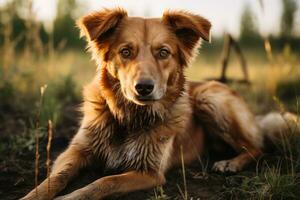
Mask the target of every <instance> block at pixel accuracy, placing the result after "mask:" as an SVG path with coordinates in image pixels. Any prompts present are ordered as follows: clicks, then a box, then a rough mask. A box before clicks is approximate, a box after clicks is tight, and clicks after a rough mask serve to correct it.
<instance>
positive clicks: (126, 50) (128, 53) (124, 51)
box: [120, 48, 131, 58]
mask: <svg viewBox="0 0 300 200" xmlns="http://www.w3.org/2000/svg"><path fill="white" fill-rule="evenodd" d="M120 54H121V56H122V57H123V58H130V57H131V50H130V49H129V48H123V49H121V51H120Z"/></svg>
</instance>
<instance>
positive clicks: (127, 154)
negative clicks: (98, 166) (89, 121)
mask: <svg viewBox="0 0 300 200" xmlns="http://www.w3.org/2000/svg"><path fill="white" fill-rule="evenodd" d="M112 130H113V128H110V129H107V131H101V133H98V134H99V135H98V136H97V137H95V139H94V140H93V141H94V142H93V144H92V145H93V150H94V152H95V154H96V155H98V156H99V158H100V159H101V160H103V161H104V162H105V166H106V167H107V168H108V169H119V170H130V169H134V170H142V171H147V170H150V169H155V170H159V169H160V168H163V167H164V165H165V164H164V162H165V161H166V157H168V155H167V154H169V152H170V151H171V149H170V146H171V143H172V137H170V136H167V135H155V134H157V133H156V132H155V131H148V132H145V131H140V132H135V133H126V132H122V131H112Z"/></svg>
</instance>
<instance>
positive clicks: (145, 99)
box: [135, 95, 157, 104]
mask: <svg viewBox="0 0 300 200" xmlns="http://www.w3.org/2000/svg"><path fill="white" fill-rule="evenodd" d="M135 99H136V100H137V101H138V102H140V103H144V104H150V103H153V102H155V101H157V99H155V98H154V97H153V96H152V95H150V96H139V95H136V96H135Z"/></svg>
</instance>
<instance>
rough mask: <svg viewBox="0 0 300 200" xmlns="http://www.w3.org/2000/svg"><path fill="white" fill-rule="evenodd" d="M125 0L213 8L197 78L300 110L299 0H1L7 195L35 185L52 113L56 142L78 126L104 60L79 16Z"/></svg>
mask: <svg viewBox="0 0 300 200" xmlns="http://www.w3.org/2000/svg"><path fill="white" fill-rule="evenodd" d="M116 6H119V7H123V8H125V9H127V10H128V12H129V15H131V16H144V17H160V16H161V15H162V13H163V11H164V10H166V9H183V10H188V11H191V12H193V13H196V14H199V15H202V16H204V17H206V18H207V19H209V20H210V21H211V23H212V25H213V27H212V32H211V33H212V40H211V42H210V43H207V42H203V43H202V47H201V48H200V49H199V56H198V57H197V59H196V60H195V62H194V63H193V64H192V66H191V67H190V68H188V70H187V77H188V79H190V80H203V79H219V80H222V81H224V82H227V83H228V84H229V85H230V86H231V87H232V88H234V89H236V90H238V91H239V92H240V93H241V94H242V96H243V97H244V98H246V100H247V101H248V102H249V104H250V107H251V109H252V110H253V111H254V112H256V113H265V112H268V111H270V110H279V111H284V110H289V111H292V112H296V113H298V108H299V105H298V104H299V103H298V101H299V96H300V0H226V1H220V0H185V1H182V0H164V1H161V0H143V1H135V0H118V1H117V0H27V1H22V0H0V182H1V181H3V182H7V183H8V184H0V195H1V194H4V193H5V191H6V192H7V191H12V190H13V191H15V190H18V192H17V193H15V195H18V194H19V195H20V194H21V193H22V192H23V191H24V190H25V189H24V188H26V187H27V188H28V187H29V186H30V183H28V182H26V181H25V179H24V177H26V176H28V177H32V170H33V168H32V166H33V156H32V155H33V153H34V148H35V139H36V138H35V134H36V132H37V130H38V135H39V137H40V140H41V146H42V147H43V145H44V146H45V144H46V140H47V130H48V129H47V127H48V120H51V121H52V123H53V134H54V138H58V139H57V140H54V142H56V143H55V144H54V146H55V145H56V146H58V147H59V146H60V144H62V145H61V146H64V144H65V143H67V141H68V139H69V138H70V137H71V136H72V135H73V134H74V133H75V132H76V129H77V127H78V121H79V118H80V113H79V112H77V108H78V106H79V105H80V103H81V101H82V97H81V90H82V87H83V85H84V84H86V83H87V82H88V81H90V80H91V79H92V77H93V75H94V72H95V70H96V66H95V63H94V62H93V61H91V60H90V55H89V54H88V53H86V52H85V47H86V44H85V41H84V40H83V39H80V38H79V31H78V29H77V28H76V27H75V20H76V19H78V18H79V17H80V16H82V15H84V14H87V13H89V12H91V11H93V10H98V9H101V8H103V7H106V8H111V7H116ZM224 69H226V74H225V73H224V71H225V70H224ZM42 157H43V156H42ZM12 163H13V165H14V167H8V166H11V164H12ZM12 177H13V178H12ZM41 177H42V175H41ZM9 185H14V188H15V190H14V189H11V188H10V186H9ZM14 197H16V196H12V197H11V199H14Z"/></svg>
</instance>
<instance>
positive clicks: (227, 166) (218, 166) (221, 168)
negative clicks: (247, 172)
mask: <svg viewBox="0 0 300 200" xmlns="http://www.w3.org/2000/svg"><path fill="white" fill-rule="evenodd" d="M212 169H213V170H214V171H217V172H223V173H224V172H238V171H240V170H241V169H240V166H239V165H238V163H236V162H233V161H232V160H222V161H218V162H215V163H214V165H213V168H212Z"/></svg>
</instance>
